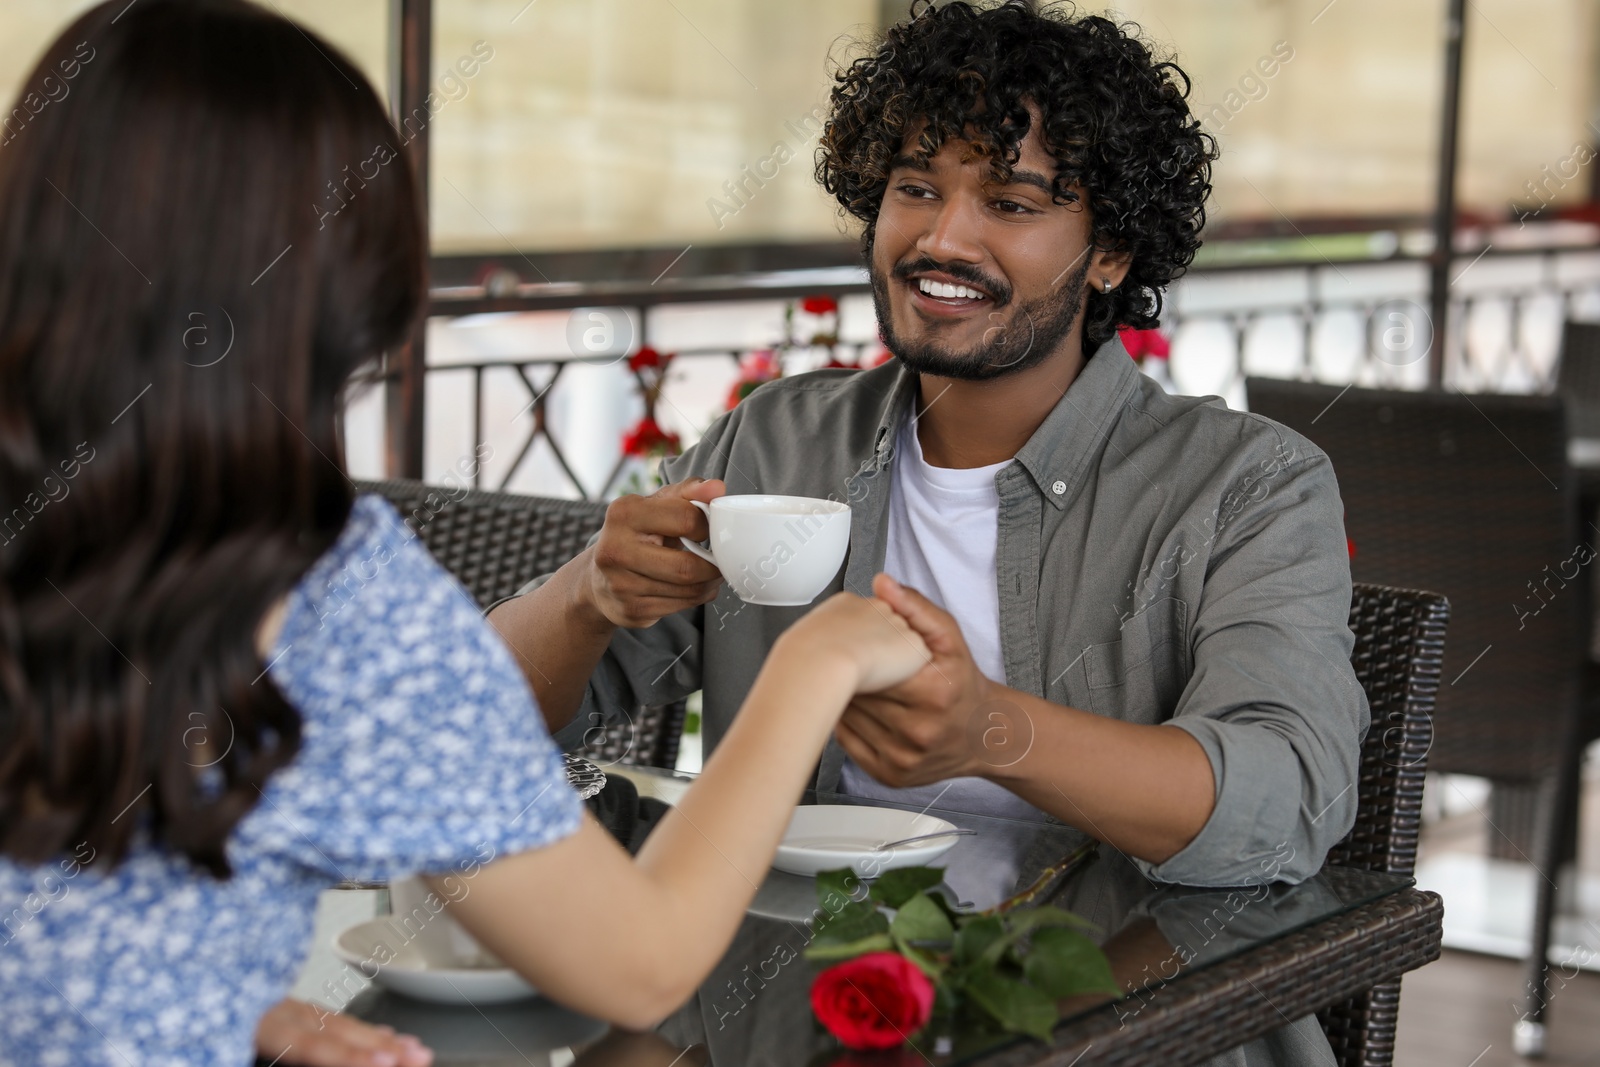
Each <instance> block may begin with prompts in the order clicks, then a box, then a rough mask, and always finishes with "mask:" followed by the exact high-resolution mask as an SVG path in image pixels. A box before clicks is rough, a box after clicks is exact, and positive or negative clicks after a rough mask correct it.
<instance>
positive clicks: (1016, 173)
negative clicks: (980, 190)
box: [889, 154, 1056, 200]
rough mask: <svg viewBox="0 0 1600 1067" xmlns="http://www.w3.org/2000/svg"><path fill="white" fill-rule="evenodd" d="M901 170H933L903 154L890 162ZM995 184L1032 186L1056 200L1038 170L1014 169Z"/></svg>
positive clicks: (1046, 180)
mask: <svg viewBox="0 0 1600 1067" xmlns="http://www.w3.org/2000/svg"><path fill="white" fill-rule="evenodd" d="M901 168H904V169H906V170H915V171H921V172H922V173H928V172H930V171H932V170H933V168H932V167H930V166H929V165H928V164H926V163H924V162H922V161H921V160H919V159H917V157H916V156H910V155H904V154H902V155H898V156H895V157H894V158H893V159H891V160H889V170H890V172H893V171H897V170H900V169H901ZM995 184H997V185H1001V186H1005V185H1030V186H1032V187H1034V188H1035V189H1038V190H1039V191H1040V192H1042V193H1044V194H1045V195H1046V196H1048V197H1050V198H1051V199H1052V200H1053V199H1054V198H1055V192H1056V191H1055V186H1054V184H1053V183H1052V182H1051V180H1050V179H1049V178H1047V177H1045V176H1044V175H1043V174H1040V173H1039V172H1038V171H1036V170H1020V169H1017V168H1012V171H1011V177H1010V178H1008V179H1007V180H1006V181H1004V182H996V183H995Z"/></svg>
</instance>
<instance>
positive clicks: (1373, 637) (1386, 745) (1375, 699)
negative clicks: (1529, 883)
mask: <svg viewBox="0 0 1600 1067" xmlns="http://www.w3.org/2000/svg"><path fill="white" fill-rule="evenodd" d="M1449 616H1450V605H1449V602H1448V601H1446V600H1445V598H1444V597H1442V596H1440V595H1439V594H1437V593H1426V592H1422V591H1420V590H1415V589H1393V588H1390V587H1388V586H1382V585H1369V584H1366V583H1364V582H1357V583H1355V587H1354V590H1353V595H1352V597H1351V600H1350V631H1351V633H1353V634H1354V635H1355V639H1356V642H1355V648H1354V649H1353V650H1352V652H1351V654H1350V662H1351V664H1352V665H1353V666H1354V667H1355V670H1356V678H1357V679H1358V680H1359V681H1360V682H1361V688H1362V689H1363V690H1365V692H1366V694H1367V703H1368V704H1369V705H1370V706H1371V708H1372V725H1371V726H1370V727H1369V728H1368V729H1367V736H1366V740H1365V741H1364V742H1363V743H1362V746H1361V770H1360V776H1359V779H1358V784H1357V789H1358V790H1359V793H1360V799H1359V802H1358V804H1357V806H1356V822H1355V826H1354V827H1352V828H1351V830H1350V833H1349V834H1348V835H1347V836H1346V837H1345V839H1344V840H1343V841H1341V842H1339V844H1337V845H1336V846H1334V848H1333V851H1331V852H1330V853H1329V854H1328V862H1329V863H1331V864H1337V865H1339V866H1342V867H1359V868H1362V869H1363V870H1369V871H1391V872H1394V873H1397V874H1410V873H1411V872H1412V869H1413V868H1414V867H1415V865H1416V860H1417V833H1418V831H1419V829H1420V828H1421V824H1422V779H1423V773H1424V772H1425V771H1426V770H1427V765H1428V748H1429V745H1430V743H1431V742H1432V740H1433V705H1434V698H1435V696H1436V694H1437V693H1438V690H1439V669H1440V665H1441V664H1442V662H1443V660H1444V632H1445V624H1446V622H1447V620H1448V619H1449ZM1399 1015H1400V980H1399V979H1398V978H1396V979H1394V980H1393V981H1390V982H1384V983H1381V984H1379V985H1377V986H1374V987H1373V988H1371V989H1368V990H1365V991H1363V992H1361V993H1358V994H1357V995H1355V996H1353V997H1351V998H1349V999H1348V1000H1345V1001H1341V1002H1340V1003H1338V1004H1335V1005H1333V1006H1332V1007H1330V1008H1326V1009H1324V1010H1323V1011H1321V1012H1318V1013H1317V1018H1318V1020H1319V1021H1320V1022H1321V1023H1322V1029H1323V1032H1324V1033H1325V1034H1327V1035H1328V1042H1329V1044H1331V1045H1332V1046H1333V1051H1334V1057H1335V1058H1336V1059H1337V1060H1338V1061H1339V1064H1340V1067H1386V1065H1388V1064H1390V1063H1392V1062H1393V1061H1394V1038H1395V1028H1396V1026H1397V1025H1398V1023H1399Z"/></svg>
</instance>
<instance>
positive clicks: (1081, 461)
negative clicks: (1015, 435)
mask: <svg viewBox="0 0 1600 1067" xmlns="http://www.w3.org/2000/svg"><path fill="white" fill-rule="evenodd" d="M1138 388H1139V366H1138V364H1136V363H1134V361H1133V360H1132V358H1130V357H1129V355H1128V350H1127V349H1125V348H1123V347H1122V342H1121V340H1119V339H1118V338H1116V337H1113V338H1112V339H1111V340H1109V341H1107V342H1106V343H1105V344H1103V345H1101V346H1100V347H1099V348H1098V349H1096V350H1095V354H1094V355H1093V356H1092V357H1091V358H1089V359H1088V360H1086V361H1085V362H1084V364H1083V369H1082V370H1080V371H1079V372H1078V376H1077V377H1076V378H1074V379H1073V380H1072V384H1071V385H1070V386H1068V387H1067V391H1066V392H1065V393H1064V394H1062V397H1061V399H1060V400H1059V401H1058V402H1057V403H1056V406H1055V408H1054V409H1053V410H1052V411H1051V412H1050V414H1049V415H1046V416H1045V420H1044V422H1042V423H1040V424H1039V428H1038V429H1037V430H1035V431H1034V432H1033V436H1032V437H1030V438H1028V443H1027V444H1025V445H1023V446H1022V450H1021V451H1019V452H1018V453H1017V462H1018V463H1019V464H1021V466H1022V468H1023V469H1024V470H1026V471H1027V472H1028V474H1029V475H1030V476H1031V477H1032V478H1033V481H1034V483H1035V484H1036V485H1037V486H1038V487H1039V492H1040V494H1041V495H1043V496H1044V498H1045V499H1046V500H1048V501H1050V503H1052V504H1054V505H1055V506H1056V508H1057V509H1064V508H1065V507H1066V506H1067V503H1068V502H1069V501H1070V500H1071V499H1072V498H1073V497H1074V496H1076V495H1077V491H1078V487H1079V485H1081V484H1082V482H1083V479H1084V477H1085V476H1086V474H1087V472H1088V470H1089V463H1090V460H1091V459H1092V458H1093V457H1094V456H1095V454H1096V453H1097V452H1098V451H1099V444H1100V441H1101V440H1102V439H1103V438H1104V437H1105V436H1106V435H1107V434H1108V433H1110V432H1111V427H1112V426H1113V425H1115V424H1116V421H1117V420H1118V419H1119V418H1121V417H1122V409H1123V408H1124V407H1126V406H1127V403H1128V400H1129V399H1130V398H1131V397H1132V396H1133V394H1134V392H1135V391H1137V390H1138Z"/></svg>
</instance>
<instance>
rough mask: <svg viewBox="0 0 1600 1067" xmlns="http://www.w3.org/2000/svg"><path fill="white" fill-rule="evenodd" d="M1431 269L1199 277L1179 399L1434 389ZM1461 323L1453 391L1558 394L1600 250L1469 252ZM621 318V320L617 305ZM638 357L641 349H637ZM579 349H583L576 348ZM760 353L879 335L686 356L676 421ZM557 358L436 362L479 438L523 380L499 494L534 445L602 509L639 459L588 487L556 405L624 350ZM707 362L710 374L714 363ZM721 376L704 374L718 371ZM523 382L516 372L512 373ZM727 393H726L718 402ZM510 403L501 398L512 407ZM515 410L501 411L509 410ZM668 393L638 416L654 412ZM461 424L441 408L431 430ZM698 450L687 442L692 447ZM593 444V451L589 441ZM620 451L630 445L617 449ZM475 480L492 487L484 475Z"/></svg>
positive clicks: (1461, 259)
mask: <svg viewBox="0 0 1600 1067" xmlns="http://www.w3.org/2000/svg"><path fill="white" fill-rule="evenodd" d="M1428 270H1429V263H1428V260H1427V258H1426V257H1422V256H1409V257H1408V256H1394V257H1392V258H1389V259H1384V260H1373V261H1357V262H1331V261H1318V262H1297V263H1284V264H1278V265H1270V266H1237V267H1211V268H1205V269H1197V270H1194V271H1192V272H1191V273H1190V274H1189V275H1188V276H1187V277H1186V278H1184V279H1183V280H1181V281H1180V282H1179V283H1178V284H1177V285H1176V286H1175V287H1174V289H1173V290H1172V292H1171V293H1170V294H1169V300H1168V304H1167V307H1166V309H1165V312H1164V314H1163V322H1162V326H1163V330H1164V332H1166V333H1167V334H1168V335H1169V337H1170V338H1171V340H1172V347H1173V352H1172V359H1171V370H1172V376H1173V379H1174V381H1175V384H1176V386H1177V387H1178V389H1179V391H1181V392H1186V393H1196V394H1217V395H1221V396H1223V397H1224V398H1225V399H1227V400H1228V401H1229V403H1231V404H1235V405H1236V406H1242V402H1243V382H1244V378H1245V376H1246V375H1249V374H1255V375H1261V376H1266V377H1282V378H1297V379H1306V380H1319V381H1325V382H1331V383H1334V384H1357V385H1365V386H1381V387H1389V388H1411V389H1420V388H1425V387H1427V384H1428V382H1427V371H1428V367H1427V353H1428V348H1429V338H1430V336H1431V324H1430V323H1429V321H1428V311H1427V304H1428ZM1452 280H1453V286H1452V299H1451V302H1450V314H1451V315H1452V326H1451V329H1450V331H1449V333H1448V338H1449V341H1448V348H1447V351H1446V352H1445V373H1444V387H1445V388H1448V389H1459V390H1462V391H1468V392H1475V391H1505V392H1541V391H1549V390H1551V389H1553V388H1554V383H1555V375H1556V368H1557V353H1556V346H1557V345H1558V339H1559V335H1560V327H1561V322H1562V321H1563V320H1565V319H1568V318H1600V249H1594V248H1585V247H1557V248H1541V249H1532V250H1518V251H1506V252H1501V251H1496V250H1486V251H1485V252H1483V253H1479V254H1478V255H1476V256H1470V255H1459V256H1457V257H1456V261H1455V265H1454V267H1453V274H1452ZM867 292H868V286H867V282H866V279H865V275H864V274H863V273H862V272H861V271H859V270H855V269H842V268H829V269H824V270H815V271H784V272H773V273H770V274H758V275H747V276H737V277H712V278H699V279H692V280H690V281H687V282H685V283H679V284H677V285H674V286H671V287H653V286H649V285H642V284H635V285H628V284H625V283H602V284H593V285H568V286H521V287H518V288H517V289H516V290H514V291H508V292H502V293H499V294H490V293H488V292H486V291H483V290H478V289H470V288H461V289H450V290H441V291H438V292H436V293H435V295H434V301H433V305H432V308H431V311H432V314H433V315H434V316H435V317H437V318H441V319H451V318H459V317H461V316H465V315H479V314H484V313H490V312H504V311H563V310H565V311H568V312H569V313H570V312H572V311H574V310H576V309H590V308H594V307H596V306H597V305H598V306H603V307H606V308H610V309H625V310H626V312H627V314H628V315H629V316H630V317H631V319H632V320H633V321H636V322H637V323H638V324H639V326H638V332H639V334H640V338H641V340H642V341H643V342H644V343H647V344H648V343H652V342H655V341H656V337H655V333H656V331H655V330H654V328H653V321H654V320H655V318H656V317H657V315H658V314H659V313H660V309H661V308H663V307H664V306H665V305H668V304H682V303H704V302H710V301H716V302H727V303H730V304H732V305H733V306H735V307H737V306H738V305H739V304H740V303H741V302H743V303H745V304H747V305H750V306H756V305H757V303H758V302H768V303H767V304H766V305H765V306H766V307H768V308H770V306H771V305H770V302H771V301H774V300H793V299H796V298H799V297H804V296H809V295H814V294H823V295H831V296H835V297H842V298H850V297H859V296H862V295H864V294H866V293H867ZM612 314H616V311H615V310H613V311H612ZM629 347H630V350H632V349H636V348H637V345H631V346H629ZM569 348H571V346H570V345H569ZM756 348H767V349H771V350H774V351H775V352H777V353H778V354H779V356H780V357H781V359H782V361H783V363H784V365H785V373H792V372H794V371H797V370H801V369H806V368H807V367H809V366H811V365H815V364H817V363H820V362H821V361H822V360H823V359H824V358H826V357H827V356H828V355H829V354H835V355H842V356H843V360H844V361H845V362H859V361H860V360H861V359H862V357H864V356H870V355H871V354H872V353H874V352H876V351H877V350H878V348H879V345H878V342H877V341H876V340H875V339H874V338H870V337H869V338H862V337H854V338H850V339H847V340H843V341H841V342H840V343H839V344H838V346H837V349H836V350H829V349H827V348H817V347H814V346H810V345H808V344H807V343H805V341H804V340H796V339H794V338H787V337H783V336H781V335H774V336H773V337H772V338H771V340H770V343H767V344H761V345H750V344H733V343H722V344H717V343H712V344H705V345H697V346H694V347H680V348H677V349H676V350H675V356H676V360H678V361H683V362H681V363H676V362H675V363H674V367H675V368H676V369H677V371H678V372H682V371H685V370H686V369H687V368H689V367H690V366H691V365H694V364H699V365H701V367H702V370H701V371H700V372H699V373H697V374H694V375H688V374H683V373H676V374H675V375H669V376H668V378H667V380H666V381H665V382H664V383H663V387H662V389H661V391H660V401H661V403H662V404H663V405H664V406H666V407H668V408H670V409H671V411H670V415H671V416H672V417H673V419H674V420H675V422H676V424H677V425H678V426H680V427H682V428H684V429H686V430H687V431H688V435H687V436H688V437H689V438H691V439H692V437H693V436H694V433H695V431H697V430H701V429H704V425H703V424H704V423H705V422H706V421H708V420H709V418H710V417H711V416H713V415H714V414H715V413H716V411H715V410H710V411H707V410H705V405H704V403H701V404H700V405H699V409H698V410H696V406H695V404H694V403H692V402H690V401H687V400H685V399H683V398H682V397H679V396H676V393H675V388H676V385H675V383H677V382H681V381H682V380H684V379H685V378H690V377H697V378H699V379H701V386H700V394H701V400H702V401H703V400H704V399H705V396H706V395H707V390H706V388H705V386H704V380H705V379H706V377H707V374H708V373H709V374H710V375H711V377H713V378H714V377H715V376H716V374H717V373H718V372H717V371H716V370H715V369H714V368H716V367H717V366H718V365H719V361H720V365H721V366H722V367H725V373H726V380H727V381H728V382H730V383H731V382H732V381H733V380H734V377H735V375H736V374H737V370H738V361H739V358H740V357H741V356H743V355H745V354H746V353H748V352H751V351H752V350H754V349H756ZM575 351H577V349H575V348H573V349H572V350H571V351H545V352H540V353H537V354H529V355H513V356H504V357H495V358H484V359H470V360H461V361H451V362H441V363H430V365H429V366H428V367H427V369H426V375H427V377H428V378H429V379H430V380H432V379H434V378H435V377H436V376H439V375H451V374H454V375H470V376H471V382H472V386H471V401H470V414H469V415H468V416H467V417H468V418H470V421H471V439H472V442H473V443H474V446H476V445H477V444H478V443H480V442H483V441H484V440H485V428H484V403H485V376H486V375H490V374H494V375H496V376H497V378H498V379H501V380H510V381H515V382H517V383H520V385H519V386H518V388H520V389H521V390H523V391H524V392H523V393H522V394H521V396H520V398H519V399H521V400H523V401H525V404H523V406H522V408H521V411H522V412H526V413H528V414H531V421H530V422H529V423H528V424H527V426H526V427H525V429H524V431H523V433H522V436H521V439H520V441H518V442H516V443H514V445H513V450H512V453H513V454H512V459H511V461H510V462H509V464H504V465H502V466H501V470H500V472H499V476H498V478H495V479H493V481H494V483H495V487H497V488H504V487H506V486H509V485H510V484H511V483H512V482H513V481H514V480H516V479H517V478H518V477H519V476H522V475H523V474H524V473H525V465H526V463H527V461H528V459H529V457H530V455H531V454H532V453H533V452H534V450H535V448H536V446H537V445H538V444H539V443H540V442H543V443H544V444H545V446H546V447H547V448H548V449H549V451H550V453H551V455H552V457H553V460H554V465H555V468H556V469H557V471H558V472H559V477H560V479H561V480H562V482H563V484H559V485H551V484H542V483H541V484H535V485H532V486H529V485H527V484H526V479H524V482H525V484H524V486H523V488H529V489H531V490H532V491H537V492H541V493H546V494H549V495H563V496H565V495H572V494H573V493H576V495H578V496H579V497H580V498H605V497H607V496H609V495H611V494H612V493H613V491H614V490H615V489H616V485H617V481H618V478H619V476H620V475H621V474H622V472H623V470H624V466H625V463H626V457H622V456H620V454H619V455H618V457H617V459H616V462H615V463H614V464H613V465H612V466H611V468H610V475H609V477H607V478H606V479H605V480H604V484H602V485H599V486H595V485H594V484H593V480H592V479H591V480H590V483H589V484H585V481H584V479H582V478H580V477H579V475H578V473H577V472H576V471H575V470H574V467H573V464H572V463H571V462H570V461H569V452H570V448H571V447H572V445H571V442H570V441H566V440H563V435H562V434H561V433H559V432H557V430H556V427H555V426H554V425H553V420H552V419H551V417H550V411H549V405H550V404H551V402H552V399H553V398H555V397H559V396H560V394H561V392H562V390H563V389H564V388H568V387H569V386H568V380H569V379H570V377H571V371H570V369H571V368H573V367H574V366H580V365H601V366H604V365H608V364H617V363H619V362H620V361H622V360H623V359H624V357H625V354H624V353H616V352H611V353H607V354H601V355H588V354H583V353H581V352H580V353H579V354H573V353H574V352H575ZM707 361H709V363H708V362H707ZM707 367H709V368H713V369H712V370H710V371H707V370H706V369H705V368H707ZM513 375H514V377H512V376H513ZM642 384H643V383H642V382H641V381H639V380H633V381H630V380H629V379H628V378H620V380H619V381H618V383H617V387H618V388H621V389H629V388H631V389H633V390H634V391H635V392H636V393H638V392H640V391H641V390H640V387H641V386H642ZM714 391H715V390H714V389H713V390H712V392H714ZM501 399H502V400H503V399H504V398H501ZM503 406H504V405H503V404H502V407H503ZM654 406H655V398H650V399H649V401H648V402H647V403H644V404H642V405H641V407H642V408H643V412H644V414H651V415H653V414H654V411H653V408H654ZM440 417H447V418H449V417H454V418H460V417H461V415H460V413H459V412H456V413H454V414H452V413H450V412H448V411H444V410H439V411H433V410H430V411H429V421H430V422H431V421H433V420H434V419H436V418H440ZM686 443H687V441H686ZM586 447H605V446H604V445H600V446H596V445H595V443H594V442H592V441H591V442H590V443H589V444H588V445H587V446H586ZM617 451H618V453H620V443H619V444H618V445H617ZM474 480H475V482H477V481H481V480H483V475H482V471H481V470H479V471H478V473H477V475H476V476H475V479H474Z"/></svg>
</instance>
